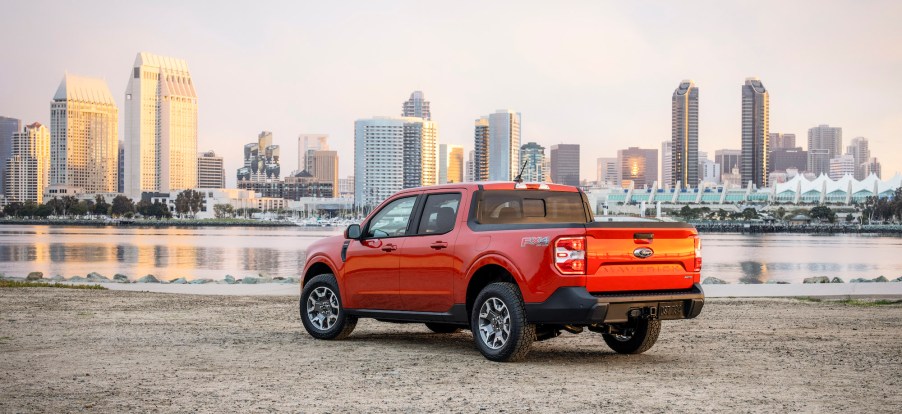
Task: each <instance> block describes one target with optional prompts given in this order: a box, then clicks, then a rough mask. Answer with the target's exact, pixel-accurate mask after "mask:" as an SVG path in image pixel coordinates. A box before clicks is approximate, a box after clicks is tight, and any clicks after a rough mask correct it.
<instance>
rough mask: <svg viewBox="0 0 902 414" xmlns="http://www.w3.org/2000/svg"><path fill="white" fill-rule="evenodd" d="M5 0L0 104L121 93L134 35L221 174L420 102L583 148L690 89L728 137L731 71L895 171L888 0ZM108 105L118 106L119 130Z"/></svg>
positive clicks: (19, 108) (342, 162)
mask: <svg viewBox="0 0 902 414" xmlns="http://www.w3.org/2000/svg"><path fill="white" fill-rule="evenodd" d="M228 3H231V2H221V1H192V2H182V1H168V0H157V1H153V2H143V1H126V2H123V1H82V2H58V1H55V2H54V1H43V0H28V1H18V0H13V1H4V6H3V7H2V8H3V10H4V16H3V17H2V20H3V23H2V24H0V39H4V40H3V48H2V49H3V53H2V54H0V115H2V116H12V117H16V118H20V119H22V120H23V122H27V123H31V122H34V121H38V122H41V123H46V124H49V121H50V101H51V99H52V97H53V94H54V92H55V91H56V88H57V87H58V85H59V83H60V80H61V79H62V77H63V75H64V73H65V72H66V71H68V72H69V73H72V74H76V75H81V76H91V77H98V78H103V79H105V80H106V81H107V83H108V85H109V87H110V90H111V92H112V93H113V96H114V97H116V99H117V101H118V103H119V106H120V108H121V107H122V104H123V101H124V96H125V87H126V84H127V81H128V76H129V74H130V73H131V68H132V65H133V63H134V60H135V56H136V55H137V53H138V52H141V51H146V52H151V53H155V54H160V55H166V56H173V57H177V58H182V59H185V60H186V61H187V62H188V66H189V68H190V71H191V76H192V78H193V81H194V84H195V86H196V89H197V93H198V96H199V104H198V106H199V109H198V124H199V126H198V150H199V151H204V150H208V149H212V150H215V151H216V152H217V154H220V155H222V156H224V157H225V168H226V179H227V185H228V186H234V185H235V170H236V169H237V168H238V167H239V166H240V165H241V164H242V156H243V155H242V148H243V145H244V144H245V143H249V142H254V141H255V140H256V137H257V134H258V133H259V132H260V131H263V130H267V131H272V132H273V141H274V143H275V144H278V145H280V146H281V151H282V171H283V173H285V174H287V173H288V172H290V171H292V170H294V169H295V168H297V164H298V161H297V155H296V154H297V136H298V135H299V134H302V133H326V134H329V135H330V145H331V147H332V149H336V150H338V151H339V173H340V175H341V176H342V177H345V176H348V175H351V174H353V148H354V121H355V120H356V119H361V118H369V117H372V116H396V115H400V111H401V104H402V102H403V101H405V100H406V99H407V98H408V97H409V95H410V93H411V92H412V91H414V90H422V91H423V92H424V93H425V96H426V99H427V100H429V101H431V108H432V118H433V120H434V121H436V122H437V123H438V126H439V142H440V143H448V144H460V145H464V147H465V149H466V151H469V150H471V149H473V120H474V119H476V118H478V117H479V116H481V115H487V114H489V113H491V112H494V111H495V110H498V109H512V110H515V111H518V112H520V113H521V114H522V129H521V131H522V132H521V141H522V143H526V142H530V141H535V142H538V143H539V144H541V145H544V146H546V147H550V146H551V145H554V144H559V143H567V144H580V146H581V154H580V158H581V159H580V170H581V175H582V178H588V179H590V180H594V179H595V178H596V159H597V158H599V157H614V156H616V154H617V150H618V149H623V148H626V147H628V146H639V147H645V148H658V149H659V150H660V148H661V142H662V141H664V140H669V139H670V126H671V125H670V116H671V112H670V111H671V108H670V99H671V96H672V94H673V90H674V89H675V88H676V87H677V86H678V85H679V83H680V81H681V80H683V79H693V80H694V81H695V82H696V84H697V85H698V87H699V92H700V103H699V147H700V150H702V151H707V152H708V155H709V157H710V158H712V159H713V157H714V151H715V150H718V149H723V148H731V149H739V148H740V147H741V143H740V120H741V105H740V104H741V89H740V87H741V85H742V84H743V82H744V80H745V78H747V77H750V76H756V77H759V78H760V79H761V81H762V82H763V83H764V85H765V87H766V88H767V89H768V90H769V92H770V108H771V109H770V117H771V123H770V130H771V132H785V133H795V134H797V137H798V138H797V140H798V143H799V144H800V145H802V146H806V144H807V131H808V128H811V127H813V126H816V125H819V124H829V125H831V126H839V127H842V128H843V145H844V146H845V145H847V144H848V143H849V141H851V139H852V138H854V137H858V136H863V137H866V138H868V140H869V141H870V148H871V151H872V154H873V155H874V156H877V157H878V158H879V159H880V161H881V162H882V164H883V176H884V178H888V177H890V176H892V174H893V173H894V172H897V171H900V170H902V99H900V96H902V24H899V21H900V18H902V2H899V1H830V2H823V1H791V2H788V1H773V2H771V1H754V2H746V1H731V2H723V1H681V2H670V1H643V2H622V1H611V2H607V1H567V2H542V1H511V2H505V1H493V2H484V1H482V2H477V1H473V2H470V1H453V2H423V1H410V2H404V1H383V2H372V1H346V2H321V1H316V2H302V1H290V2H273V1H258V2H252V3H246V2H236V3H234V4H228ZM122 124H124V113H122V112H120V139H122V138H123V135H122V127H121V125H122Z"/></svg>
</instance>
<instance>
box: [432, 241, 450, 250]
mask: <svg viewBox="0 0 902 414" xmlns="http://www.w3.org/2000/svg"><path fill="white" fill-rule="evenodd" d="M429 247H431V248H433V249H435V250H440V249H444V248H446V247H448V242H442V241H437V242H435V243H432V244H430V245H429Z"/></svg>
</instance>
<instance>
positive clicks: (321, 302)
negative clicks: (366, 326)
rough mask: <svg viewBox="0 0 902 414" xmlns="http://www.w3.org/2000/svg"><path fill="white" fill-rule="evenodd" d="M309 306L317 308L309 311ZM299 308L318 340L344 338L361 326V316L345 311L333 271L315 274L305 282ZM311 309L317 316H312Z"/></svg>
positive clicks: (303, 319) (306, 326)
mask: <svg viewBox="0 0 902 414" xmlns="http://www.w3.org/2000/svg"><path fill="white" fill-rule="evenodd" d="M311 296H313V299H312V300H311ZM308 305H310V306H313V309H312V310H308ZM299 310H300V312H301V322H302V323H303V324H304V329H306V330H307V333H309V334H310V336H312V337H314V338H316V339H344V338H347V337H348V335H350V334H351V332H352V331H354V327H356V326H357V318H356V317H354V316H350V315H348V314H347V313H345V311H344V308H343V307H342V304H341V294H340V293H339V291H338V283H337V282H336V281H335V276H334V275H332V274H330V273H326V274H322V275H318V276H314V277H313V279H310V281H308V282H307V284H306V285H304V290H303V291H301V299H300V303H299ZM311 312H313V313H316V314H317V316H312V315H311ZM327 315H328V316H327ZM320 316H321V317H322V318H321V319H319V318H320Z"/></svg>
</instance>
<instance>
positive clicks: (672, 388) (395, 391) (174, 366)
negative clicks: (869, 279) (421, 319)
mask: <svg viewBox="0 0 902 414" xmlns="http://www.w3.org/2000/svg"><path fill="white" fill-rule="evenodd" d="M0 380H2V381H0V412H3V413H6V412H72V411H95V412H127V411H128V412H131V411H135V412H171V411H178V412H186V411H197V412H232V411H240V412H245V411H262V412H271V411H292V412H313V413H319V412H344V411H352V412H360V411H365V412H374V411H376V412H378V411H407V412H425V411H454V412H477V411H490V412H500V411H505V412H511V411H513V412H520V411H539V412H550V411H566V412H600V411H602V410H605V411H608V410H615V411H617V412H636V411H643V412H671V411H680V412H688V411H719V412H724V411H727V412H773V411H779V412H787V411H803V412H824V411H829V412H837V411H854V412H902V393H900V392H899V390H900V386H902V306H900V305H898V304H896V305H883V306H860V305H850V304H842V303H826V302H806V301H800V300H795V299H756V300H736V299H732V300H728V299H722V300H716V299H715V300H710V301H709V303H708V304H707V305H706V307H705V310H704V311H703V312H702V315H701V316H700V317H699V318H698V319H695V320H691V321H671V322H665V323H664V326H663V332H662V334H661V337H660V339H659V340H658V343H657V345H655V347H654V348H652V350H651V351H649V352H648V353H646V354H644V355H636V356H622V355H617V354H614V353H613V352H612V351H610V350H609V349H608V348H607V347H606V346H605V345H604V342H603V341H602V340H601V338H600V337H598V336H597V335H596V334H591V333H583V334H581V335H570V334H564V336H562V337H559V338H557V339H554V340H550V341H545V342H540V343H536V344H534V347H533V350H532V353H530V355H529V357H528V358H527V360H526V361H525V362H522V363H516V364H498V363H493V362H489V361H487V360H485V359H483V357H482V356H481V355H480V354H479V352H477V351H476V349H475V348H474V345H473V342H472V337H471V336H470V334H469V332H465V333H458V334H453V335H438V334H432V333H429V332H428V331H427V330H426V328H425V327H423V326H421V325H398V324H388V323H380V322H375V321H370V320H365V321H361V323H360V324H358V326H357V330H356V331H355V332H354V334H352V335H351V337H350V338H349V339H347V340H345V341H341V342H325V341H315V340H313V339H311V338H310V337H309V336H307V334H306V333H305V332H304V331H303V328H302V327H301V325H300V322H299V319H298V316H297V307H296V302H295V299H294V298H291V297H275V298H274V297H222V296H217V297H214V296H189V295H170V294H153V293H135V292H112V291H72V290H67V289H48V288H44V289H34V288H32V289H0Z"/></svg>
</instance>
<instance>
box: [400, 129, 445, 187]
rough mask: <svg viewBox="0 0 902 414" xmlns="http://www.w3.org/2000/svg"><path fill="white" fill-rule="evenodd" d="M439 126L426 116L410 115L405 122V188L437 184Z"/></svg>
mask: <svg viewBox="0 0 902 414" xmlns="http://www.w3.org/2000/svg"><path fill="white" fill-rule="evenodd" d="M437 150H438V128H437V126H436V124H435V123H434V122H432V121H427V120H425V118H418V117H408V118H406V121H405V123H404V188H413V187H421V186H424V185H435V184H436V183H437V182H438V168H437V163H436V159H435V154H436V151H437Z"/></svg>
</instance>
